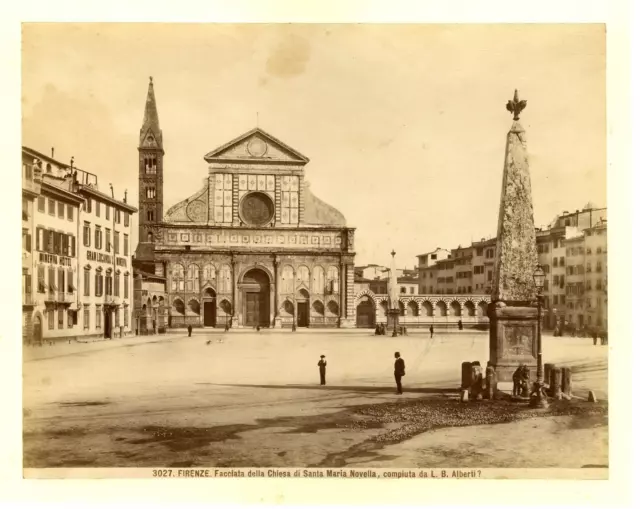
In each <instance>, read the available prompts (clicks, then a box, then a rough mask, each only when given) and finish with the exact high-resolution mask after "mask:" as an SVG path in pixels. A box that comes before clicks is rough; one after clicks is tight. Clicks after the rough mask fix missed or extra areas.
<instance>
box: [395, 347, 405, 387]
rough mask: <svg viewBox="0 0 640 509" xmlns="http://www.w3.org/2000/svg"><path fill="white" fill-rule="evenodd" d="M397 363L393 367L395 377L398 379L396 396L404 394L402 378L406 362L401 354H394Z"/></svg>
mask: <svg viewBox="0 0 640 509" xmlns="http://www.w3.org/2000/svg"><path fill="white" fill-rule="evenodd" d="M394 356H395V358H396V362H395V363H394V365H393V376H394V378H395V379H396V387H397V391H396V394H402V377H403V376H404V360H403V359H402V357H400V352H396V353H395V354H394Z"/></svg>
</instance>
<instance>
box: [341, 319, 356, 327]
mask: <svg viewBox="0 0 640 509" xmlns="http://www.w3.org/2000/svg"><path fill="white" fill-rule="evenodd" d="M355 326H356V324H355V323H353V320H351V319H349V318H340V328H341V329H353V328H354V327H355Z"/></svg>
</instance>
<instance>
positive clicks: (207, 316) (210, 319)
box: [203, 288, 216, 327]
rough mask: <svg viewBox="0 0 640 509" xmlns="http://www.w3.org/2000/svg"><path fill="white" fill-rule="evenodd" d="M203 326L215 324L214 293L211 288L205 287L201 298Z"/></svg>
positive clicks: (213, 325)
mask: <svg viewBox="0 0 640 509" xmlns="http://www.w3.org/2000/svg"><path fill="white" fill-rule="evenodd" d="M203 308H204V309H203V311H204V326H205V327H215V326H216V294H215V292H214V291H213V290H212V289H211V288H207V289H206V290H205V292H204V298H203Z"/></svg>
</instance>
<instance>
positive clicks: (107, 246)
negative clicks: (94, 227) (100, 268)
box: [104, 228, 111, 253]
mask: <svg viewBox="0 0 640 509" xmlns="http://www.w3.org/2000/svg"><path fill="white" fill-rule="evenodd" d="M104 231H105V243H104V247H105V249H106V251H107V253H110V252H111V230H110V229H109V228H105V229H104Z"/></svg>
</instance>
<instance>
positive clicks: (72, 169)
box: [71, 156, 73, 170]
mask: <svg viewBox="0 0 640 509" xmlns="http://www.w3.org/2000/svg"><path fill="white" fill-rule="evenodd" d="M71 169H72V170H73V156H71Z"/></svg>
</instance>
